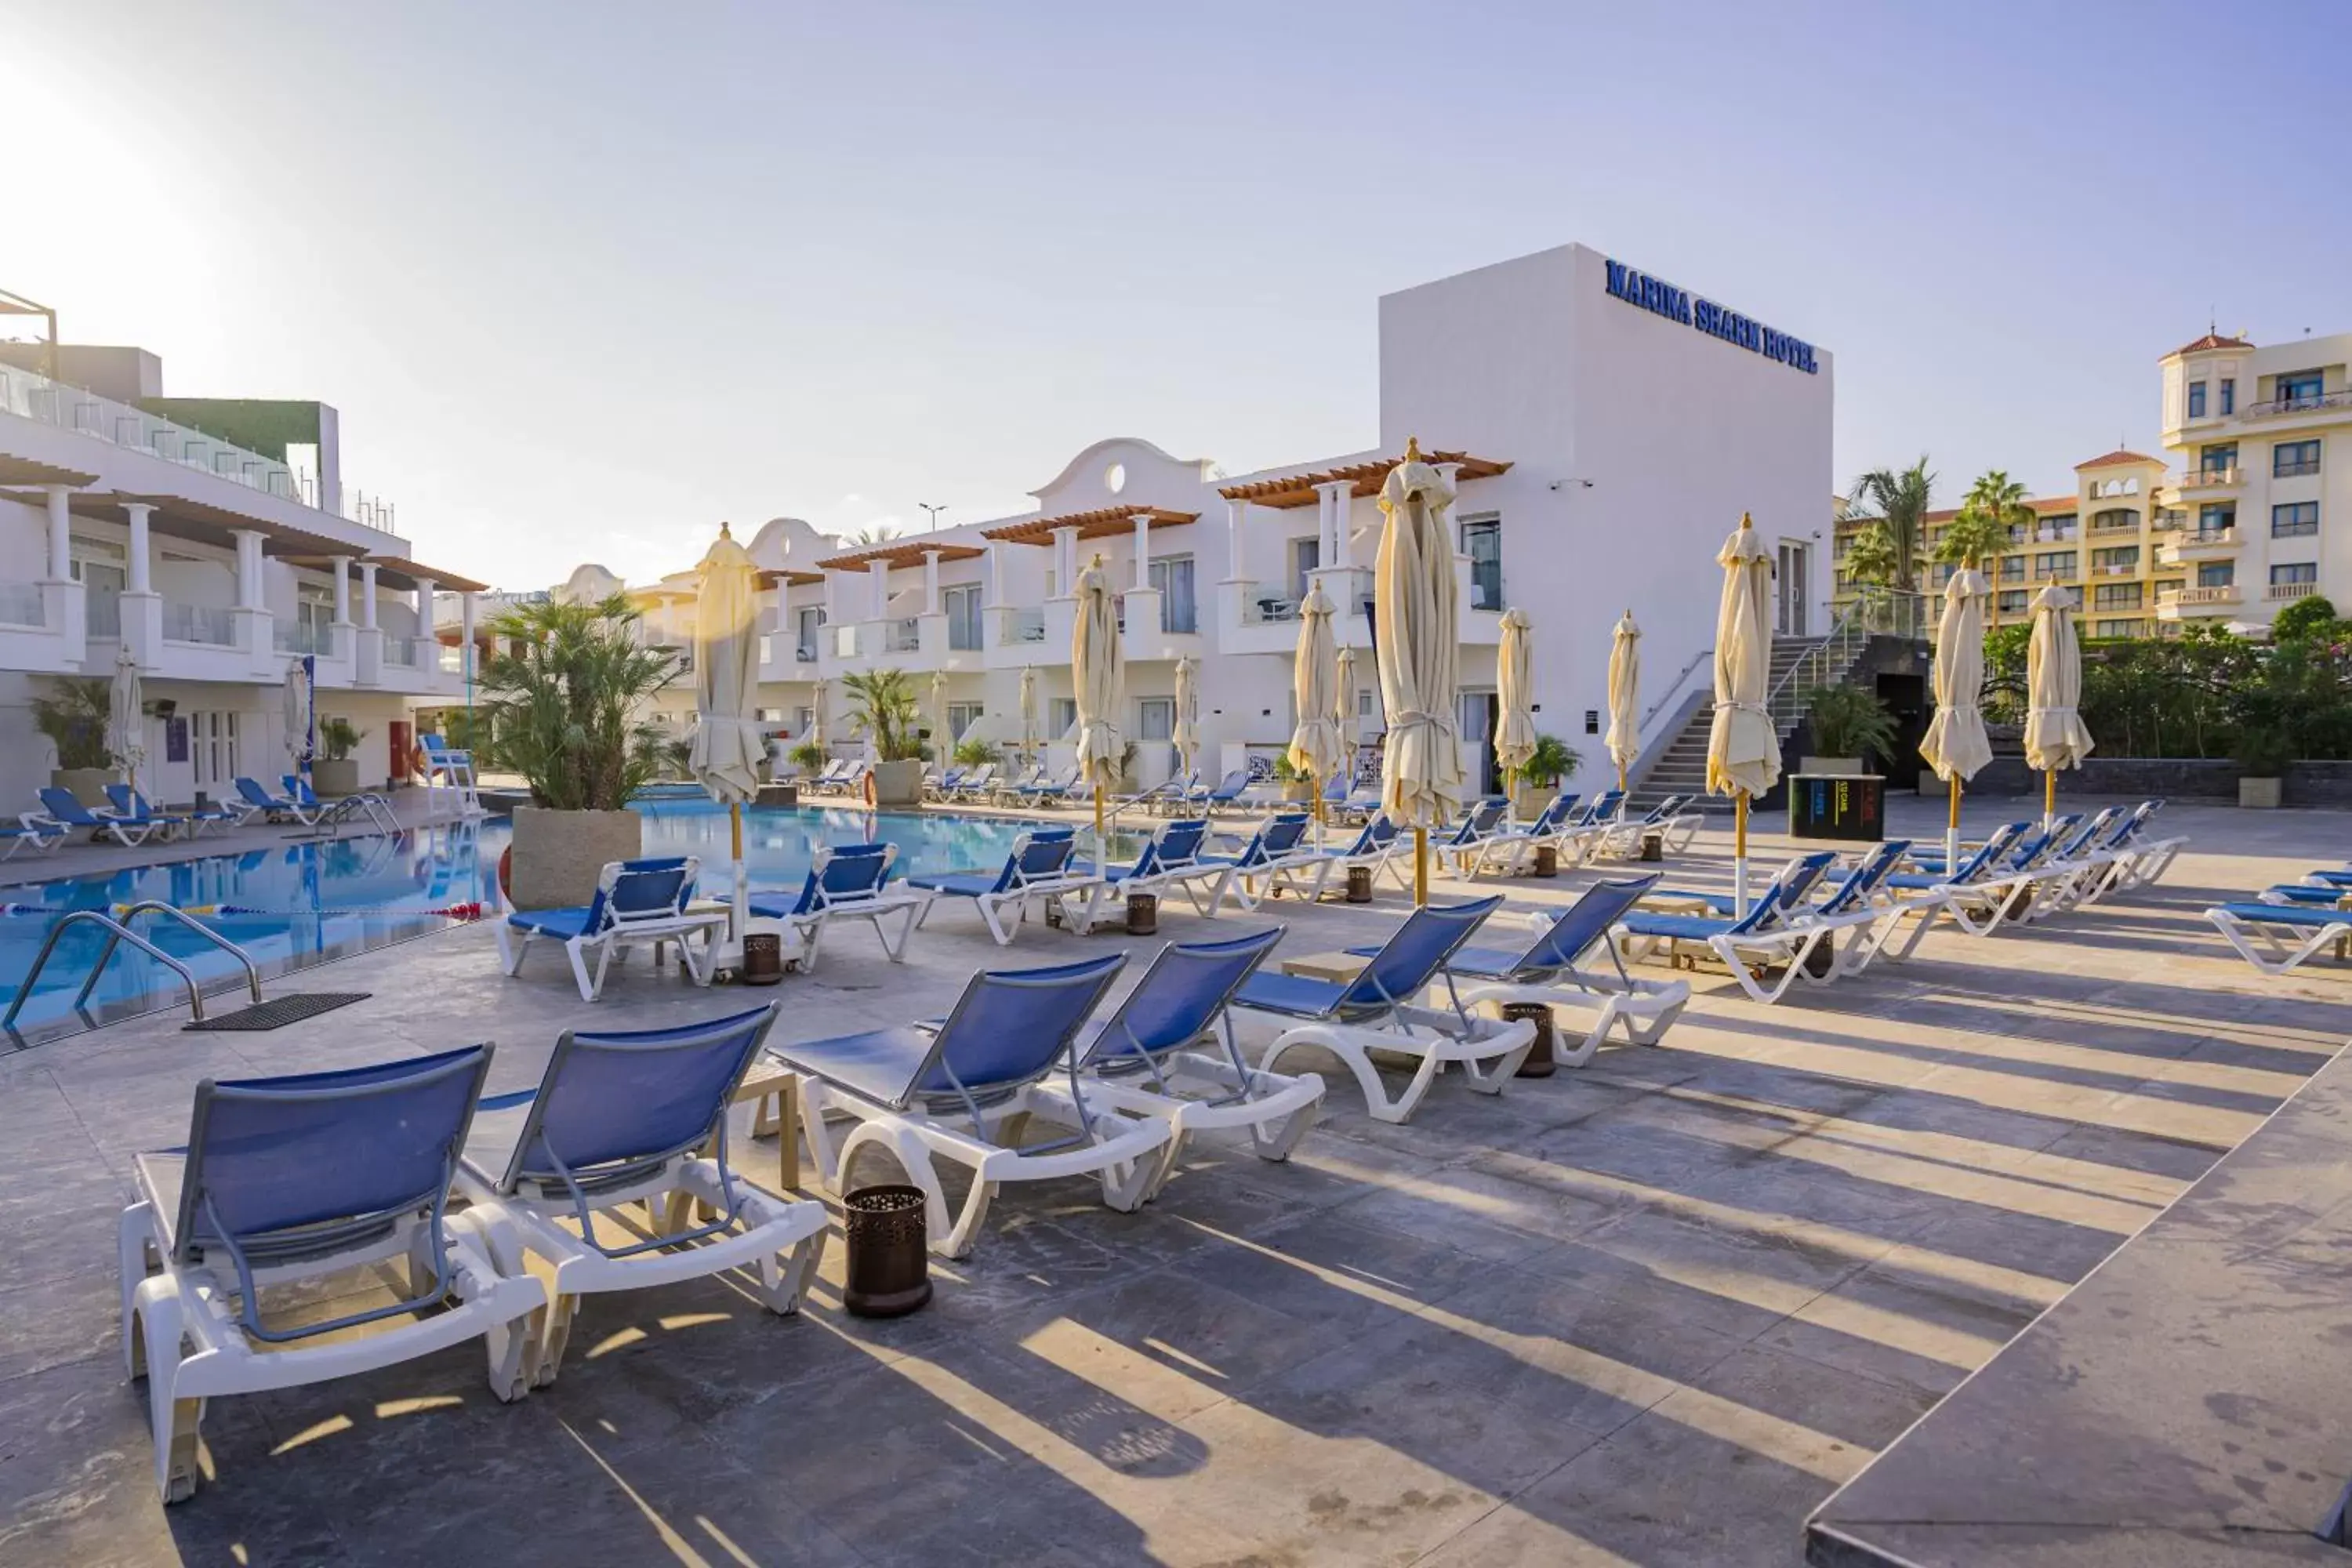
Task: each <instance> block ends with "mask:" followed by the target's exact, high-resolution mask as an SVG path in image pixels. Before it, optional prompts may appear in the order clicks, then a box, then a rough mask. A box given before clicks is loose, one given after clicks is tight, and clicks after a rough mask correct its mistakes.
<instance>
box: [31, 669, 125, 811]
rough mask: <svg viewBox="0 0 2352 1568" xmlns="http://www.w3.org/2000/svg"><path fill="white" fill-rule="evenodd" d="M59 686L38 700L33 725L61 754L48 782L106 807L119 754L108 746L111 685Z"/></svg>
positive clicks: (98, 682) (62, 682)
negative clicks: (107, 791)
mask: <svg viewBox="0 0 2352 1568" xmlns="http://www.w3.org/2000/svg"><path fill="white" fill-rule="evenodd" d="M56 685H57V689H56V690H55V691H54V692H52V693H50V694H48V695H47V696H42V697H36V698H34V699H33V725H34V727H35V728H36V729H37V730H39V731H40V732H41V733H42V734H43V735H44V736H46V737H47V740H48V742H49V743H50V744H51V745H53V746H55V747H56V748H57V749H58V762H57V766H56V767H54V768H52V769H51V770H50V771H49V783H50V784H54V785H55V786H56V787H58V789H62V790H70V791H71V792H72V793H73V797H74V798H75V799H76V800H78V801H79V802H81V803H82V804H83V805H106V804H107V800H106V786H107V785H108V784H112V783H113V782H114V753H113V752H111V751H110V750H108V749H107V744H106V727H107V725H108V723H109V722H110V721H111V719H112V717H113V709H114V692H113V686H112V683H111V682H110V681H105V680H64V679H61V680H58V682H57V683H56Z"/></svg>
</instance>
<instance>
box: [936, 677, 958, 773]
mask: <svg viewBox="0 0 2352 1568" xmlns="http://www.w3.org/2000/svg"><path fill="white" fill-rule="evenodd" d="M954 746H955V737H954V736H953V735H951V734H950V733H949V732H948V672H947V671H946V670H944V669H941V670H935V671H933V672H932V674H931V751H932V753H933V757H934V760H935V761H937V762H938V763H939V764H940V777H941V778H945V777H946V776H947V771H948V752H950V751H951V750H953V749H954Z"/></svg>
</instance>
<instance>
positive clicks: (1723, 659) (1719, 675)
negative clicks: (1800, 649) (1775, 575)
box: [1706, 512, 1780, 919]
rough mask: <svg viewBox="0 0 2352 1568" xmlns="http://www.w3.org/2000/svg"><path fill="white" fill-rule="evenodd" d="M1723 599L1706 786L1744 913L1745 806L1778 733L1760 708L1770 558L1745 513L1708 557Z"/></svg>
mask: <svg viewBox="0 0 2352 1568" xmlns="http://www.w3.org/2000/svg"><path fill="white" fill-rule="evenodd" d="M1715 563H1716V564H1717V565H1718V566H1720V567H1722V568H1723V597H1722V599H1721V600H1720V601H1719V602H1718V603H1717V606H1716V612H1715V720H1714V722H1713V723H1712V724H1711V725H1709V726H1708V729H1707V734H1706V788H1707V793H1708V794H1710V795H1729V796H1731V797H1732V810H1733V813H1734V816H1733V823H1734V826H1733V837H1732V875H1733V878H1734V882H1733V884H1732V891H1733V895H1734V908H1735V909H1736V910H1737V911H1738V914H1739V916H1740V918H1742V919H1745V918H1747V914H1748V802H1749V801H1750V800H1752V799H1754V798H1755V797H1756V796H1758V795H1762V794H1763V793H1764V792H1765V791H1767V790H1769V789H1770V788H1771V787H1772V786H1773V785H1774V784H1778V783H1779V782H1780V731H1778V730H1776V729H1774V728H1773V725H1772V716H1771V714H1770V713H1769V712H1767V711H1766V710H1765V706H1764V704H1765V700H1766V698H1767V696H1768V695H1769V694H1768V693H1767V692H1766V690H1765V681H1766V678H1767V676H1768V674H1769V670H1770V668H1771V665H1772V633H1771V622H1770V605H1771V595H1772V557H1771V554H1770V552H1768V551H1767V550H1766V549H1765V548H1764V541H1763V540H1762V539H1761V538H1759V536H1758V535H1757V532H1756V530H1755V528H1754V526H1753V525H1752V524H1751V522H1750V521H1749V520H1748V514H1747V513H1745V512H1742V513H1741V514H1740V516H1739V527H1738V529H1737V530H1735V531H1733V533H1732V535H1731V537H1730V538H1729V539H1727V540H1725V541H1724V542H1723V548H1722V550H1721V551H1719V552H1717V554H1716V557H1715Z"/></svg>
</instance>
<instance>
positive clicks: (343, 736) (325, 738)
mask: <svg viewBox="0 0 2352 1568" xmlns="http://www.w3.org/2000/svg"><path fill="white" fill-rule="evenodd" d="M365 739H367V731H365V730H362V729H361V728H360V727H359V726H358V725H356V724H353V723H352V721H350V720H349V719H342V718H335V719H321V720H320V721H319V760H320V762H323V763H340V762H344V761H347V760H349V758H350V757H351V754H352V751H353V750H354V749H355V748H357V747H358V745H359V743H360V742H362V741H363V740H365ZM399 765H400V766H402V767H406V765H407V764H406V763H405V762H404V761H403V762H401V763H400V764H399Z"/></svg>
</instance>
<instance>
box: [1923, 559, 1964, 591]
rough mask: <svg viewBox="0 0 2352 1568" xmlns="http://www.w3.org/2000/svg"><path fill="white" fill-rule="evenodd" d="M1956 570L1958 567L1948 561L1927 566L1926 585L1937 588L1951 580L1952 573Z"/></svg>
mask: <svg viewBox="0 0 2352 1568" xmlns="http://www.w3.org/2000/svg"><path fill="white" fill-rule="evenodd" d="M1957 570H1958V568H1957V567H1955V566H1954V565H1953V564H1952V563H1950V562H1948V561H1938V562H1937V563H1935V565H1933V566H1931V567H1929V568H1928V570H1927V583H1928V585H1929V586H1931V587H1937V588H1940V587H1942V586H1943V585H1944V584H1947V583H1948V582H1950V581H1951V580H1952V574H1953V573H1954V572H1955V571H1957Z"/></svg>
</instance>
